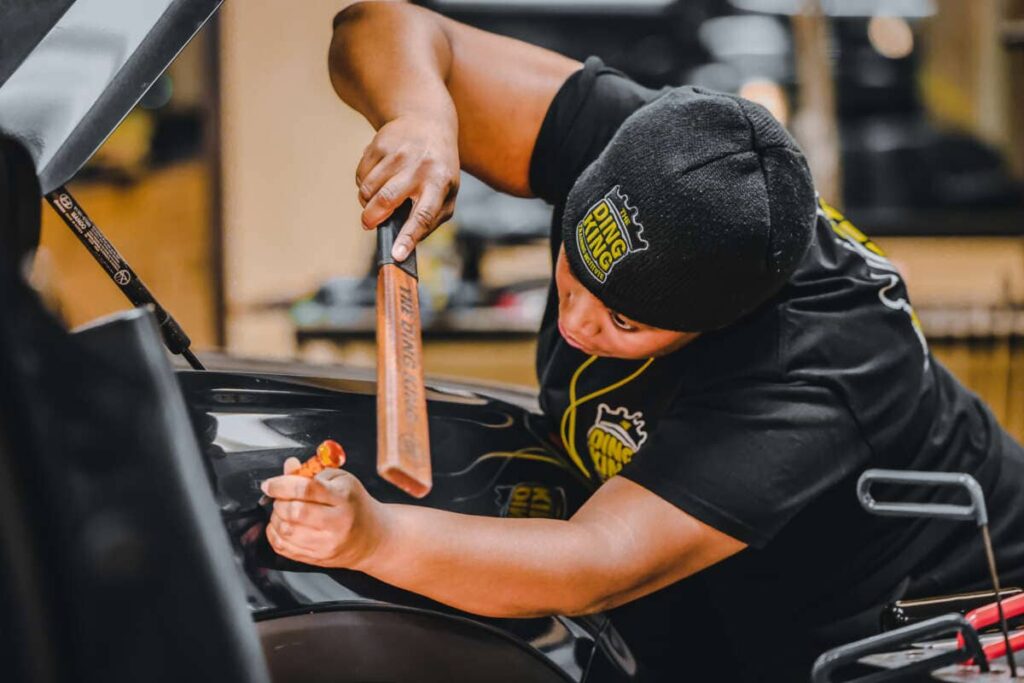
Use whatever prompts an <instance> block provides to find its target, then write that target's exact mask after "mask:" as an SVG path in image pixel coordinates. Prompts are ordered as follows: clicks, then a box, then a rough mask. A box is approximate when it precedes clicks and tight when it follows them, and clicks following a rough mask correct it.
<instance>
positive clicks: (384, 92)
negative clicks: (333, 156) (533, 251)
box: [328, 2, 580, 258]
mask: <svg viewBox="0 0 1024 683" xmlns="http://www.w3.org/2000/svg"><path fill="white" fill-rule="evenodd" d="M334 26H335V28H334V38H333V40H332V42H331V48H330V53H329V59H328V62H329V67H330V73H331V82H332V84H333V85H334V88H335V90H336V91H337V93H338V95H339V96H340V97H341V98H342V99H343V100H344V101H345V102H347V103H348V104H349V105H351V106H352V107H354V108H355V109H356V110H358V111H359V112H360V113H362V114H363V115H364V116H365V117H366V118H367V120H369V121H370V123H371V124H373V126H374V127H375V128H376V129H377V130H378V132H377V135H376V137H375V138H374V140H373V141H372V142H371V143H370V145H369V146H368V147H367V148H366V150H365V152H364V154H363V158H362V160H361V161H360V163H359V166H358V168H357V170H356V182H357V185H358V188H359V195H360V200H361V201H362V202H363V205H364V212H363V216H362V220H363V225H364V226H365V227H367V228H375V227H376V226H377V225H379V224H380V223H381V222H382V221H383V220H384V219H385V218H387V217H388V216H389V215H390V214H391V212H392V211H393V210H394V209H395V208H396V207H397V206H399V205H400V204H401V203H402V202H403V201H405V200H406V199H408V198H412V199H413V200H414V202H415V206H414V210H413V214H412V216H411V217H410V219H409V222H408V223H407V224H406V226H405V228H403V231H402V232H403V235H405V237H404V238H399V240H397V241H396V254H395V256H396V257H399V258H404V252H403V253H402V254H401V255H399V254H398V253H397V251H398V250H399V249H402V248H403V247H404V248H406V250H407V249H408V248H410V247H412V246H413V245H414V243H415V242H418V241H419V240H421V239H422V238H423V237H425V236H426V235H428V234H429V233H430V231H431V230H433V229H434V228H435V227H436V226H437V225H438V224H440V223H441V222H443V221H444V220H446V219H447V218H449V217H450V216H451V212H452V210H453V208H454V199H455V193H456V192H457V189H458V173H459V166H460V163H461V165H462V166H463V167H465V169H466V170H467V171H469V172H470V173H472V174H473V175H475V176H477V177H479V178H481V179H482V180H484V181H485V182H487V183H488V184H490V185H492V186H493V187H495V188H497V189H499V190H502V191H504V192H509V193H512V194H517V195H521V196H529V195H530V186H529V166H530V157H531V155H532V152H533V145H534V142H535V141H536V139H537V133H538V132H539V130H540V125H541V123H542V122H543V120H544V116H545V114H546V113H547V109H548V106H549V105H550V104H551V100H552V99H553V98H554V96H555V93H556V92H557V91H558V89H559V87H561V85H562V83H564V82H565V79H566V78H568V76H569V75H570V74H571V73H573V72H574V71H576V70H577V69H579V68H580V64H579V62H576V61H574V60H571V59H568V58H566V57H563V56H561V55H558V54H556V53H554V52H550V51H548V50H545V49H543V48H539V47H536V46H533V45H529V44H527V43H523V42H520V41H517V40H513V39H511V38H506V37H503V36H498V35H494V34H491V33H487V32H485V31H480V30H477V29H474V28H471V27H469V26H466V25H464V24H460V23H458V22H455V21H452V20H450V19H447V18H445V17H442V16H440V15H438V14H435V13H433V12H430V11H428V10H425V9H423V8H420V7H415V6H412V5H406V4H404V3H390V2H363V3H357V4H354V5H352V6H350V7H348V8H347V9H345V10H344V11H342V12H341V13H340V14H339V15H338V16H337V17H336V18H335V22H334Z"/></svg>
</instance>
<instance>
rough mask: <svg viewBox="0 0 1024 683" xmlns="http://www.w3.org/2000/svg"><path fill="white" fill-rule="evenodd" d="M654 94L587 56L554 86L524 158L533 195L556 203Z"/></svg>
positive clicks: (596, 59) (562, 198) (550, 202)
mask: <svg viewBox="0 0 1024 683" xmlns="http://www.w3.org/2000/svg"><path fill="white" fill-rule="evenodd" d="M658 94H659V91H656V90H650V89H648V88H645V87H643V86H641V85H639V84H638V83H636V82H635V81H633V80H631V79H630V78H628V77H627V76H626V75H625V74H623V73H622V72H621V71H616V70H615V69H612V68H610V67H607V66H605V65H604V63H603V62H601V60H600V59H598V58H596V57H591V58H589V59H587V61H586V62H585V63H584V65H583V68H582V69H580V70H579V71H577V72H576V73H574V74H573V75H571V76H570V77H569V78H568V79H567V80H566V82H565V83H564V84H563V85H562V87H561V88H560V89H559V91H558V93H557V94H556V95H555V98H554V100H552V102H551V106H550V107H548V112H547V114H546V115H545V117H544V122H543V123H542V124H541V128H540V132H539V133H538V134H537V141H536V142H535V143H534V148H533V155H532V157H531V159H530V189H531V190H532V191H533V194H535V195H536V196H538V197H540V198H542V199H544V200H545V201H547V202H548V203H549V204H554V205H559V204H562V203H563V202H564V201H565V198H566V196H567V195H568V194H569V190H570V188H572V186H573V183H575V182H576V178H578V177H579V176H580V174H581V173H583V171H584V169H586V167H587V166H588V165H590V162H592V161H593V160H594V159H596V158H597V157H598V155H599V154H600V153H601V151H602V150H603V149H604V148H605V146H606V145H607V144H608V141H609V140H611V139H612V136H614V135H615V132H616V131H617V130H618V129H619V126H621V125H622V122H623V121H625V120H626V119H627V118H628V117H629V115H630V114H632V113H633V112H635V111H636V110H637V109H639V108H640V107H642V106H643V105H644V104H646V103H648V102H650V101H651V100H653V99H654V98H656V97H657V96H658Z"/></svg>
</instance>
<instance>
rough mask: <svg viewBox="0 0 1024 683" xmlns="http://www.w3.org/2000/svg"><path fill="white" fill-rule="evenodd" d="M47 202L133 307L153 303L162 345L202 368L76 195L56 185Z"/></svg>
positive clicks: (188, 341)
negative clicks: (76, 198) (77, 199)
mask: <svg viewBox="0 0 1024 683" xmlns="http://www.w3.org/2000/svg"><path fill="white" fill-rule="evenodd" d="M46 201H47V202H48V203H49V204H50V206H51V207H53V210H54V211H56V212H57V215H58V216H60V217H61V220H63V221H64V223H66V224H67V226H68V227H69V228H71V232H73V233H74V234H75V237H77V238H78V241H79V242H81V243H82V244H84V245H85V248H86V249H88V250H89V253H90V254H92V256H93V258H94V259H96V262H97V263H99V264H100V266H102V267H103V270H105V271H106V272H107V275H108V276H109V277H110V279H111V280H112V281H113V283H114V284H115V285H117V287H118V289H120V290H121V293H122V294H124V295H125V296H126V297H127V298H128V301H130V302H131V303H132V305H133V306H139V307H142V306H152V307H153V312H154V314H155V315H156V320H157V323H158V324H159V325H160V333H161V335H162V336H163V338H164V344H165V345H166V346H167V349H168V350H169V351H170V352H171V353H173V354H179V355H181V356H183V357H184V358H185V360H187V361H188V363H189V365H191V366H192V367H193V368H195V369H196V370H203V369H204V368H203V364H202V363H200V362H199V359H198V358H196V356H195V354H194V353H192V352H191V351H190V350H189V346H191V345H192V340H191V339H189V338H188V335H187V334H185V330H183V329H181V325H179V324H178V321H177V320H175V319H174V318H173V317H172V316H171V314H170V313H168V312H167V310H166V309H164V307H163V306H161V305H160V304H159V303H157V300H156V298H155V297H154V296H153V295H152V294H151V293H150V291H149V289H148V288H147V287H146V285H145V284H143V282H142V280H140V279H139V276H138V275H136V274H135V271H134V270H132V268H131V266H129V265H128V262H127V261H125V260H124V257H122V256H121V254H120V253H119V252H118V251H117V249H115V248H114V245H112V244H111V243H110V241H109V240H107V238H106V236H105V235H104V234H103V233H102V232H101V231H100V229H99V227H97V226H96V224H95V223H93V222H92V219H90V218H89V216H88V215H87V214H86V213H85V210H84V209H83V208H82V207H81V205H79V203H78V202H77V201H75V198H74V197H73V196H72V195H71V193H70V192H68V190H67V188H66V187H64V186H61V187H58V188H57V189H56V190H54V191H53V192H50V193H49V194H47V195H46Z"/></svg>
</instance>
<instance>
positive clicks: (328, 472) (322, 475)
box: [315, 467, 354, 484]
mask: <svg viewBox="0 0 1024 683" xmlns="http://www.w3.org/2000/svg"><path fill="white" fill-rule="evenodd" d="M352 476H354V475H353V474H352V473H350V472H346V471H345V470H342V469H338V468H337V467H326V468H324V469H323V470H321V471H320V472H318V473H317V475H316V477H315V478H316V479H317V480H319V481H321V482H323V483H325V484H326V483H327V482H329V481H333V480H335V479H344V478H345V477H352Z"/></svg>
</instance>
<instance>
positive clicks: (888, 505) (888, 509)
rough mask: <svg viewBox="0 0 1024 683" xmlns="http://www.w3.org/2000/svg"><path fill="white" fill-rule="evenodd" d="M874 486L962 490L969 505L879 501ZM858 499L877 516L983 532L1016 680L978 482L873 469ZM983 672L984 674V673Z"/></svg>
mask: <svg viewBox="0 0 1024 683" xmlns="http://www.w3.org/2000/svg"><path fill="white" fill-rule="evenodd" d="M875 483H879V484H896V485H904V486H948V487H954V488H960V489H963V490H964V491H966V492H967V495H968V497H969V498H970V503H969V504H967V505H954V504H952V503H931V502H927V503H917V502H899V501H893V502H889V501H879V500H875V498H874V496H872V495H871V485H872V484H875ZM857 499H858V500H859V501H860V504H861V507H863V508H864V509H865V510H867V511H868V512H871V513H873V514H876V515H883V516H888V517H924V518H930V519H951V520H955V521H967V522H974V523H975V524H976V525H977V526H978V528H979V529H981V543H982V545H983V546H984V547H985V562H986V563H987V564H988V573H989V578H991V579H992V596H993V598H994V600H995V604H996V611H997V613H998V615H999V627H1000V630H1002V632H1003V644H1004V645H1005V646H1006V664H1007V666H1008V667H1009V669H1010V678H1017V662H1016V658H1015V656H1014V653H1013V646H1012V645H1011V643H1010V629H1009V628H1008V627H1007V625H1006V613H1005V612H1004V611H1003V597H1002V588H1001V587H1000V586H999V572H998V571H997V570H996V557H995V553H993V552H992V537H991V536H990V535H989V532H988V510H987V508H986V507H985V494H984V492H983V491H982V490H981V485H980V484H979V483H978V481H977V480H976V479H975V478H974V477H972V476H971V475H969V474H964V473H961V472H921V471H916V470H880V469H872V470H866V471H865V472H864V473H863V474H862V475H860V479H858V480H857ZM982 670H983V671H984V669H982Z"/></svg>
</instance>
